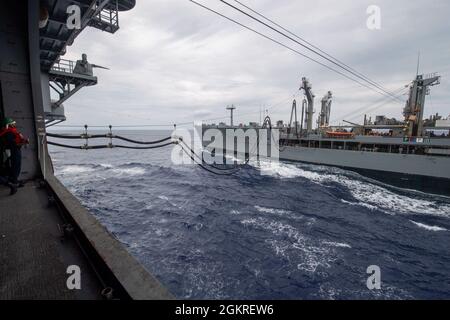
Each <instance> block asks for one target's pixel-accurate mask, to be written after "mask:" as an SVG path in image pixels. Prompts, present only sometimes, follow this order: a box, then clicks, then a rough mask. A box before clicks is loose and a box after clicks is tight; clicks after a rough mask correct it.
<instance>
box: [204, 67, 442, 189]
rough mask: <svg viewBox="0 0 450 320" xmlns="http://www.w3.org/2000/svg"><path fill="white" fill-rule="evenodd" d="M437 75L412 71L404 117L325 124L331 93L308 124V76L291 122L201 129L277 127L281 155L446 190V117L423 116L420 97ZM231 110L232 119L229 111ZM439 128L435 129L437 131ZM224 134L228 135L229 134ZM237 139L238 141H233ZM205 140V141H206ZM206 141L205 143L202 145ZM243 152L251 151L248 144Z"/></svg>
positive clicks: (407, 184)
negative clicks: (342, 124)
mask: <svg viewBox="0 0 450 320" xmlns="http://www.w3.org/2000/svg"><path fill="white" fill-rule="evenodd" d="M439 83H440V77H439V76H438V75H437V74H430V75H417V76H416V78H415V79H414V81H412V82H411V84H410V85H409V98H408V100H407V102H406V106H405V108H404V110H403V115H404V120H403V121H398V120H395V119H388V118H386V117H384V116H378V117H377V118H376V120H375V121H374V122H372V120H371V119H368V118H367V116H365V117H364V122H363V124H356V123H350V122H347V123H348V125H345V126H332V125H330V115H331V104H332V97H333V95H332V92H328V93H327V94H326V95H325V96H324V97H323V99H322V100H321V109H320V113H319V115H318V117H317V122H316V124H317V125H316V126H315V128H313V115H314V98H315V96H314V94H313V92H312V86H311V84H310V82H309V80H308V79H306V78H303V79H302V85H301V88H300V90H302V91H303V92H304V94H305V99H304V100H303V104H302V110H301V117H300V118H301V120H300V121H298V119H299V117H298V116H299V115H298V114H297V103H296V101H295V100H294V102H293V105H292V111H291V116H290V122H289V124H287V125H283V122H282V121H278V122H277V124H276V126H272V123H271V120H270V117H266V119H265V121H264V124H263V125H262V126H260V125H258V124H255V123H251V124H250V125H248V126H243V125H240V126H227V125H225V124H223V123H222V124H221V125H218V126H216V125H204V126H203V128H204V129H208V128H220V129H222V130H223V131H224V132H225V131H226V129H227V128H228V129H229V128H235V129H237V128H242V129H244V130H247V129H250V128H257V129H258V130H261V129H262V128H269V129H270V128H276V129H279V130H280V135H279V141H278V142H277V143H278V148H279V158H280V160H286V161H299V162H306V163H312V164H319V165H328V166H336V167H342V168H346V169H351V170H354V171H357V172H360V173H363V174H364V175H367V176H369V177H372V178H375V179H378V180H382V181H383V182H388V183H390V184H393V185H396V186H400V187H405V188H416V189H419V190H423V191H430V192H434V193H441V194H450V117H449V118H448V119H442V117H440V116H439V115H435V116H433V117H430V118H429V119H424V111H425V97H426V95H428V94H430V87H431V86H434V85H438V84H439ZM234 109H235V108H228V110H231V113H232V116H231V123H233V111H234ZM437 133H438V134H437ZM227 134H228V135H229V136H228V137H227V136H226V134H225V139H227V138H228V139H233V137H232V136H230V134H231V135H232V134H233V133H232V131H231V133H230V132H228V133H227ZM238 143H239V142H238ZM206 144H207V143H206ZM206 144H205V145H206ZM245 147H246V152H247V153H250V151H249V149H250V148H249V145H248V143H247V145H246V146H245Z"/></svg>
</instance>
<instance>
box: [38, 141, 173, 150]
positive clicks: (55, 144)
mask: <svg viewBox="0 0 450 320" xmlns="http://www.w3.org/2000/svg"><path fill="white" fill-rule="evenodd" d="M47 144H48V145H51V146H56V147H61V148H68V149H78V150H97V149H114V148H118V149H135V150H149V149H157V148H163V147H166V146H169V145H172V144H177V142H173V141H171V142H168V143H165V144H161V145H157V146H148V147H136V146H125V145H114V144H104V145H94V146H89V145H83V146H72V145H68V144H62V143H56V142H53V141H47Z"/></svg>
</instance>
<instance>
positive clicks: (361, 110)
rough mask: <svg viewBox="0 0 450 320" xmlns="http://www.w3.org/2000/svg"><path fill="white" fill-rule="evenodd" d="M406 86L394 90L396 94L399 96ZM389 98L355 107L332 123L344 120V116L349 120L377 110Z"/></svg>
mask: <svg viewBox="0 0 450 320" xmlns="http://www.w3.org/2000/svg"><path fill="white" fill-rule="evenodd" d="M407 88H408V85H406V86H402V87H401V88H399V89H397V90H395V91H394V92H395V93H396V94H397V96H401V95H403V94H404V92H403V91H405V90H406V89H407ZM389 102H390V101H389V100H386V99H385V98H382V99H380V100H377V101H375V102H374V103H371V104H369V105H367V106H364V107H362V108H359V109H356V110H355V111H352V112H349V113H347V114H346V115H344V116H342V117H340V118H339V119H338V120H335V121H333V122H334V123H337V122H339V121H341V120H345V118H347V117H350V118H349V120H351V119H355V118H357V117H359V116H361V115H363V114H364V113H368V112H372V111H374V110H377V109H379V108H381V107H383V106H385V105H386V104H387V103H389Z"/></svg>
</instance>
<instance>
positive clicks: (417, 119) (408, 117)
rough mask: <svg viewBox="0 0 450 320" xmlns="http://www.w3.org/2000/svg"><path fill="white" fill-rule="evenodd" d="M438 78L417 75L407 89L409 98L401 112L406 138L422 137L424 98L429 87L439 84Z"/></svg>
mask: <svg viewBox="0 0 450 320" xmlns="http://www.w3.org/2000/svg"><path fill="white" fill-rule="evenodd" d="M439 80H440V76H438V75H437V74H435V73H434V74H430V75H417V76H416V79H415V80H414V81H413V83H412V85H411V86H410V88H409V98H408V101H407V102H406V106H405V108H404V110H403V115H404V116H405V123H406V125H407V128H406V136H408V137H422V136H423V133H424V132H423V131H424V130H423V116H424V109H425V96H427V95H428V94H429V93H430V88H429V87H431V86H435V85H438V84H439V83H440V81H439Z"/></svg>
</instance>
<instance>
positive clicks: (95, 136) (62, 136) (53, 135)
mask: <svg viewBox="0 0 450 320" xmlns="http://www.w3.org/2000/svg"><path fill="white" fill-rule="evenodd" d="M47 137H51V138H58V139H73V140H76V139H79V140H84V139H99V138H113V139H119V140H123V141H127V142H131V143H136V144H158V143H161V142H165V141H168V140H170V139H172V137H166V138H163V139H160V140H154V141H138V140H133V139H129V138H125V137H122V136H118V135H114V134H109V133H108V134H80V135H65V134H56V133H47Z"/></svg>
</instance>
